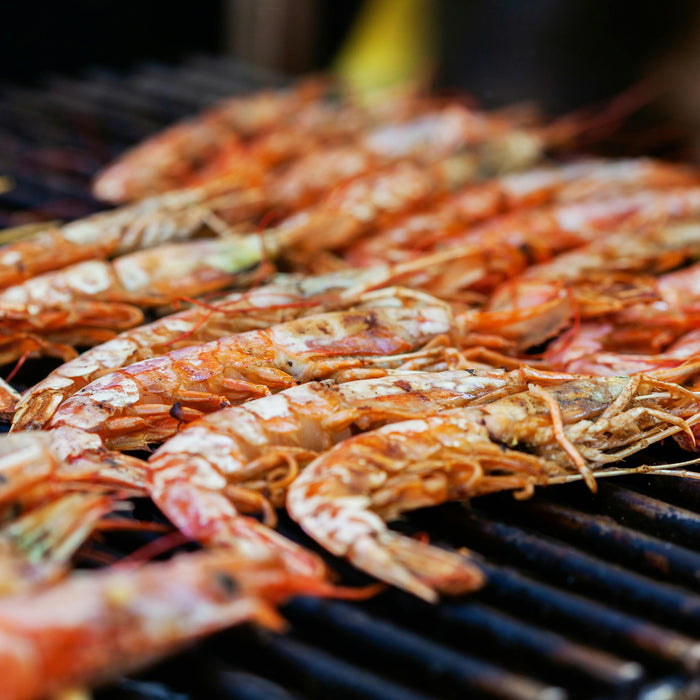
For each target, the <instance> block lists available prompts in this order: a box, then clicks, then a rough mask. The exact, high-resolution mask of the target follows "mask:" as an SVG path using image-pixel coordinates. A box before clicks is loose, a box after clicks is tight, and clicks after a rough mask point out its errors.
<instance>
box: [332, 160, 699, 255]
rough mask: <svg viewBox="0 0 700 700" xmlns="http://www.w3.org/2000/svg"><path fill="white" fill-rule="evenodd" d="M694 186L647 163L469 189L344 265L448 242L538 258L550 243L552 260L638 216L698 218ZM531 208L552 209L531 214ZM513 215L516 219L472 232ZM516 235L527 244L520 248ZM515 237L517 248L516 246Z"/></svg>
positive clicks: (582, 166) (360, 247)
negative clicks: (528, 249)
mask: <svg viewBox="0 0 700 700" xmlns="http://www.w3.org/2000/svg"><path fill="white" fill-rule="evenodd" d="M697 181H698V179H697V175H696V174H695V173H693V172H692V171H688V170H686V169H684V168H680V167H678V166H671V165H666V164H664V163H659V162H655V161H651V160H648V159H637V160H628V161H624V160H623V161H597V160H591V161H583V162H580V163H573V164H569V165H562V166H558V167H551V166H550V167H546V168H538V169H534V170H529V171H526V172H522V173H513V174H510V175H503V176H502V177H499V178H495V179H493V180H490V181H487V182H485V183H482V184H475V185H468V186H467V187H465V188H463V189H461V190H460V191H458V192H456V193H455V194H453V195H451V196H450V197H449V198H447V199H446V200H445V201H442V202H439V203H438V204H437V205H435V206H433V207H431V208H430V209H429V210H428V211H426V212H421V213H419V214H413V215H410V216H407V217H405V218H403V219H401V220H399V221H398V222H397V223H396V224H395V225H393V226H390V227H388V228H386V229H385V230H383V231H380V232H379V233H377V234H375V235H374V236H372V237H370V238H367V239H363V240H360V241H358V242H357V243H356V244H354V245H351V246H350V247H349V249H348V250H347V251H346V252H345V253H344V257H345V258H346V259H347V260H348V261H349V262H351V263H352V264H355V265H363V266H367V265H371V264H376V263H377V262H380V261H387V260H388V261H392V262H399V261H401V260H405V259H407V258H410V257H413V256H414V255H415V254H416V251H425V250H429V249H431V248H434V247H436V246H438V245H443V241H446V242H449V244H453V243H451V242H452V241H453V240H456V241H458V242H459V244H464V243H472V244H475V245H479V246H484V245H490V244H494V243H495V244H499V243H500V244H501V245H502V244H504V243H507V245H508V246H509V247H510V246H512V248H513V251H514V253H515V252H517V249H518V247H520V248H522V247H523V246H530V247H531V248H532V249H533V250H532V252H533V253H537V250H538V246H541V245H545V246H546V245H547V243H550V240H551V244H552V245H554V246H555V248H554V249H553V250H552V252H551V253H549V256H551V255H554V254H556V253H557V252H560V251H561V250H564V249H566V248H567V247H572V246H573V245H577V244H580V243H582V242H586V241H588V240H590V238H591V236H593V235H594V234H595V229H601V228H602V229H606V228H607V227H609V226H610V224H612V223H619V222H621V221H622V220H624V219H626V218H629V217H631V216H632V217H634V216H637V215H639V213H640V212H643V213H645V214H646V216H645V217H644V218H649V217H651V216H652V215H653V214H654V212H657V213H658V212H660V211H668V212H669V214H671V213H672V215H674V216H678V215H679V213H680V211H681V210H684V212H685V215H688V213H689V212H691V211H697V210H698V209H700V191H699V190H697V188H694V187H692V185H695V184H697ZM681 188H683V189H681ZM637 190H652V191H645V192H637ZM658 190H668V191H667V192H664V191H658ZM684 200H685V201H686V204H685V205H683V201H684ZM533 205H538V206H540V207H541V206H542V205H548V206H547V208H545V209H544V210H535V211H529V208H531V207H532V206H533ZM518 210H525V211H518ZM509 212H511V213H512V215H511V216H504V217H502V218H499V219H497V220H495V221H488V222H487V223H485V224H482V225H480V226H475V224H479V223H480V222H483V221H486V220H488V219H492V218H493V217H495V216H497V215H500V214H508V213H509ZM516 212H517V213H516ZM591 227H593V229H592V228H591ZM506 231H507V233H506V234H505V235H504V233H505V232H506ZM555 232H556V234H557V235H555ZM518 235H519V236H521V237H522V238H523V240H522V241H521V242H520V241H518V240H517V236H518ZM572 236H573V237H574V241H573V242H572V243H570V244H568V245H567V243H566V241H567V238H568V237H572ZM513 237H516V240H513V241H512V242H511V240H510V239H511V238H513ZM576 237H578V238H576ZM559 239H563V240H562V241H561V242H559ZM577 241H578V243H577ZM446 244H448V243H444V245H446ZM545 256H547V253H545V252H544V250H543V251H542V257H545Z"/></svg>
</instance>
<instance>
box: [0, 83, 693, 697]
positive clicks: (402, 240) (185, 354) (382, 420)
mask: <svg viewBox="0 0 700 700" xmlns="http://www.w3.org/2000/svg"><path fill="white" fill-rule="evenodd" d="M335 90H336V88H335V87H334V86H330V85H328V84H327V83H323V82H320V81H309V82H304V83H300V84H298V85H295V86H292V87H291V88H288V89H285V90H280V91H269V92H262V93H258V94H255V95H251V96H244V97H237V98H234V99H231V100H229V101H227V102H224V103H222V104H221V105H218V106H216V107H215V108H213V109H211V110H209V111H208V112H206V113H204V114H202V115H200V116H199V117H196V118H194V119H192V120H190V121H188V122H184V123H182V124H179V125H176V126H175V127H173V128H171V129H169V130H167V131H165V132H164V133H162V134H160V135H158V136H156V137H154V138H152V139H150V140H148V141H146V142H145V143H143V144H141V145H139V146H137V147H135V148H134V149H132V150H131V151H129V152H127V153H126V154H124V155H123V156H122V157H121V158H120V159H119V160H118V161H117V162H116V163H115V164H113V165H111V166H110V167H108V168H107V169H106V170H104V171H103V172H102V173H100V174H99V176H98V177H97V179H96V181H95V183H94V191H95V194H96V195H97V196H98V197H100V198H102V199H104V200H107V201H110V202H111V203H114V204H119V205H120V206H119V207H117V208H114V209H111V210H108V211H105V212H103V213H100V214H97V215H94V216H91V217H88V218H86V219H83V220H79V221H74V222H72V223H68V224H66V225H51V226H48V227H47V228H46V229H45V230H42V231H39V232H38V233H35V234H33V235H32V236H30V237H24V238H19V239H18V240H15V241H14V242H12V243H8V244H6V245H4V246H2V247H0V361H1V362H2V363H12V362H16V363H19V364H21V363H23V362H24V361H25V360H27V359H28V358H32V357H36V356H39V355H49V356H53V357H57V358H60V360H61V361H62V362H63V364H61V365H60V366H58V367H57V368H56V369H54V370H53V371H52V372H51V373H50V374H49V375H48V376H47V377H46V378H45V379H43V380H42V381H40V382H39V383H38V384H36V385H35V386H33V387H31V388H29V389H28V390H26V391H25V392H24V394H22V395H19V394H18V393H17V392H16V391H15V389H13V388H12V387H11V386H10V384H3V385H2V386H0V396H1V403H0V410H2V412H3V414H4V416H5V417H6V418H8V419H11V420H12V428H11V432H10V434H9V435H3V436H2V438H1V439H0V506H1V507H2V513H3V519H2V524H1V525H0V547H1V549H0V566H2V571H3V575H2V576H1V577H0V588H1V589H2V598H0V669H1V670H2V671H3V673H2V674H1V675H2V677H3V679H4V680H3V690H2V691H0V697H2V698H19V699H27V698H34V697H43V696H45V695H47V694H50V693H53V692H57V691H58V690H61V689H65V688H66V687H71V686H75V685H82V684H91V683H96V682H100V681H103V680H104V679H107V678H110V677H114V676H115V675H118V674H120V673H124V672H128V671H129V670H131V669H133V668H136V667H139V666H142V665H143V664H144V663H146V662H148V661H150V660H152V659H154V658H157V657H158V656H160V655H162V654H165V653H167V652H168V651H170V650H172V649H175V648H177V647H178V646H179V645H181V644H182V643H183V642H184V641H186V640H189V639H192V638H196V637H200V636H202V635H205V634H207V633H210V632H213V631H215V630H217V629H221V628H223V627H226V626H230V625H232V624H236V623H239V622H242V621H245V620H254V621H256V622H259V623H261V624H264V625H268V626H271V627H274V628H279V627H280V626H281V625H282V620H281V619H280V617H279V616H278V614H277V613H276V611H275V606H276V605H277V604H278V603H280V602H282V601H284V600H285V599H286V598H288V597H289V596H292V595H295V594H299V593H304V594H313V595H321V596H336V597H346V598H350V597H360V596H362V595H366V594H367V593H368V592H367V591H366V590H352V589H347V588H342V587H340V586H338V585H336V584H335V583H333V582H332V581H331V580H332V572H330V571H329V569H328V567H327V565H326V563H325V561H324V560H323V559H322V558H321V557H319V556H318V555H317V554H315V553H313V552H311V551H309V550H307V549H306V548H304V547H302V546H301V545H299V544H297V543H295V542H292V541H290V540H288V539H286V538H285V537H284V536H282V535H281V534H280V533H279V532H277V531H276V529H275V525H276V521H277V509H279V508H286V509H287V511H288V513H289V515H290V516H291V518H292V519H293V520H295V521H296V522H297V523H298V524H299V525H300V526H301V527H302V528H303V530H304V531H305V532H306V533H307V534H308V535H310V536H311V537H312V538H313V539H314V540H315V541H316V542H318V543H319V544H320V545H321V546H322V547H323V548H325V549H326V550H328V551H329V552H331V553H332V554H334V555H336V556H341V557H345V558H346V559H348V560H349V561H350V562H352V564H354V565H355V566H356V567H358V568H359V569H361V570H363V571H365V572H367V573H369V574H371V575H372V576H374V577H376V578H377V579H379V580H380V581H383V582H385V583H388V584H391V585H394V586H397V587H399V588H402V589H404V590H406V591H408V592H410V593H412V594H414V595H416V596H418V597H420V598H423V599H425V600H427V601H431V602H435V601H437V600H438V597H439V596H440V595H441V594H463V593H467V592H469V591H473V590H475V589H477V588H479V587H480V586H482V585H484V584H485V582H486V581H485V577H484V574H483V572H482V570H481V569H480V567H479V564H478V562H477V561H475V560H474V559H473V558H471V557H470V555H469V553H468V552H464V551H461V552H456V551H451V550H447V549H443V548H439V547H437V546H434V545H431V544H430V543H428V542H425V541H422V540H419V539H413V538H410V537H408V536H405V535H403V534H400V533H398V532H396V531H394V530H391V529H389V527H388V523H390V522H391V521H393V520H395V519H396V518H398V517H399V516H400V515H401V514H402V513H405V512H408V511H410V510H413V509H416V508H422V507H425V506H430V505H436V504H440V503H445V502H447V501H454V500H468V499H471V498H473V497H476V496H479V495H482V494H488V493H494V492H497V491H502V490H510V491H513V492H514V493H515V496H516V497H517V498H525V497H528V496H530V495H531V494H532V493H533V491H534V489H535V487H537V486H547V485H549V484H560V483H565V482H568V481H575V480H579V479H581V480H584V481H585V483H586V484H587V485H588V486H589V487H590V489H591V490H595V488H596V480H595V479H596V477H598V476H609V475H616V474H622V473H630V472H635V471H637V472H640V471H641V472H647V471H650V470H652V469H653V470H655V471H656V472H657V473H661V474H669V475H685V476H690V477H693V478H695V477H694V476H693V473H692V472H687V471H685V470H683V469H680V468H679V465H664V466H662V467H636V468H625V467H624V466H620V465H618V464H617V463H618V462H620V461H621V460H623V459H625V458H626V457H628V456H630V455H632V454H634V453H636V452H638V451H640V450H642V449H644V448H645V447H647V446H648V445H650V444H652V443H655V442H658V441H660V440H663V439H665V438H670V437H673V438H675V439H676V440H677V441H678V442H679V444H680V445H681V446H682V447H684V448H685V449H688V450H693V449H695V446H696V439H697V436H698V435H700V394H698V393H697V390H698V388H699V387H698V386H697V383H698V381H699V377H700V372H699V370H700V334H699V332H698V330H697V321H698V320H699V319H700V262H699V261H700V176H699V174H698V173H697V172H695V171H693V170H691V169H688V168H685V167H681V166H677V165H671V164H665V163H661V162H656V161H653V160H649V159H630V160H616V161H612V160H593V159H575V160H569V161H567V162H556V161H555V160H552V159H551V155H552V154H556V151H557V148H558V147H559V146H560V145H561V144H562V143H563V142H564V141H566V139H567V138H568V137H569V136H568V135H570V130H567V128H564V127H563V126H562V124H557V125H541V124H531V123H528V122H527V121H524V120H521V121H519V120H518V119H517V118H516V117H514V116H513V115H511V116H507V115H506V114H498V113H492V114H490V113H483V112H479V111H475V110H472V109H468V108H467V107H465V106H464V105H462V104H461V103H459V102H454V101H452V102H450V101H444V100H434V99H430V98H426V97H419V96H417V95H415V94H399V93H396V94H391V95H385V96H384V97H383V98H382V100H381V101H380V102H379V103H377V104H373V105H364V104H362V105H361V104H357V103H356V102H354V101H353V100H352V99H350V98H348V97H345V98H344V99H339V98H338V95H337V94H335ZM279 270H284V271H283V272H279ZM183 306H184V308H183ZM147 315H148V318H147ZM146 320H148V322H146ZM78 347H80V348H83V349H84V348H86V347H87V348H89V349H87V350H84V351H83V352H82V353H81V354H78V352H77V350H76V348H78ZM135 451H136V454H134V452H135ZM681 466H684V465H681ZM132 497H149V498H150V499H152V501H153V502H154V503H155V504H156V506H157V507H158V508H159V509H160V510H161V511H162V513H163V514H164V515H165V516H166V517H167V518H168V520H169V521H170V523H172V525H173V526H174V527H175V528H176V529H177V530H179V532H180V533H182V535H183V536H184V537H185V538H187V539H189V540H193V541H196V542H198V543H199V544H200V545H201V551H198V552H196V553H186V554H177V555H175V556H174V557H172V558H171V559H169V560H168V561H165V562H157V563H148V564H144V565H140V566H137V565H136V564H134V563H133V561H131V562H130V561H128V559H127V560H126V561H124V562H117V563H116V564H113V565H112V566H109V567H106V568H104V569H102V570H100V571H98V572H78V571H73V570H72V565H73V562H74V560H75V559H76V557H77V556H78V555H79V553H80V550H81V548H82V547H83V546H84V545H85V543H86V542H87V541H88V540H89V538H90V537H91V536H92V534H93V533H94V532H95V531H97V530H99V529H100V528H101V527H104V526H105V523H108V522H110V517H112V518H113V516H114V514H115V513H119V512H121V511H123V510H124V509H125V508H128V499H129V498H132ZM111 522H113V523H114V522H115V520H114V519H113V520H112V521H111ZM67 609H69V610H70V614H66V610H67ZM28 611H31V614H29V612H28Z"/></svg>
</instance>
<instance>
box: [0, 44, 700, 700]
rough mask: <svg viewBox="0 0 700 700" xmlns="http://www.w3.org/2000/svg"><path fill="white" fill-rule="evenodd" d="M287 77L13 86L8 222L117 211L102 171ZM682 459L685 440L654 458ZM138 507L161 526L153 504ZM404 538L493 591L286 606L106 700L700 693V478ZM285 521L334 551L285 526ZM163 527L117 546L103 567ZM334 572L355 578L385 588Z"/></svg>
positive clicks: (505, 509)
mask: <svg viewBox="0 0 700 700" xmlns="http://www.w3.org/2000/svg"><path fill="white" fill-rule="evenodd" d="M281 82H282V81H281V80H280V79H279V78H278V77H276V76H274V75H271V74H267V73H264V72H261V71H260V70H258V69H253V68H251V67H249V66H245V65H242V64H240V63H237V62H234V61H232V60H230V59H225V58H212V57H208V56H196V57H193V58H191V59H189V60H187V61H186V62H185V63H184V64H183V65H181V66H179V67H177V68H169V67H166V66H163V65H160V64H157V63H147V64H141V65H139V66H138V67H137V69H136V70H134V71H133V72H132V73H131V74H129V75H119V74H115V73H112V72H109V71H105V70H93V71H91V72H89V73H88V74H86V75H85V76H84V77H81V78H79V79H70V80H69V79H64V78H59V77H54V78H50V79H48V80H47V81H46V83H45V84H44V85H43V86H42V87H41V88H37V89H17V88H13V87H4V88H2V89H0V174H1V175H8V176H10V177H11V178H12V180H13V182H14V188H13V189H12V190H10V191H9V192H7V193H5V194H3V195H1V196H0V225H2V226H14V225H18V224H22V223H27V222H30V221H42V220H49V219H56V218H58V219H67V218H73V217H78V216H83V215H86V214H89V213H91V212H93V211H96V210H97V209H98V208H103V205H100V204H98V203H97V202H95V201H94V200H93V199H92V198H91V196H90V193H89V188H88V185H89V180H90V177H91V176H92V174H94V172H95V171H96V170H97V169H98V168H99V167H100V166H102V165H104V164H105V163H107V162H108V161H109V160H110V159H112V158H113V157H114V156H116V155H117V154H118V153H119V152H120V151H122V150H123V149H124V148H126V147H127V146H128V145H130V144H132V143H134V142H137V141H139V140H141V139H143V138H144V137H146V136H147V135H149V134H151V133H153V132H154V131H156V130H158V129H161V128H163V127H164V126H166V125H167V124H169V123H171V122H172V121H174V120H176V119H178V118H181V117H183V116H186V115H188V114H192V113H194V112H196V111H198V110H200V109H202V108H203V107H205V106H207V105H209V104H211V103H213V102H214V101H216V100H217V99H219V98H221V97H223V96H226V95H231V94H235V93H239V92H244V91H246V90H251V89H256V88H260V87H263V86H269V85H273V84H280V83H281ZM49 365H50V362H49V361H46V360H44V361H42V362H27V363H26V364H25V366H24V367H22V369H21V370H20V371H19V372H18V373H17V374H16V376H15V377H14V382H15V384H16V385H17V386H18V388H24V387H26V386H28V385H30V384H32V383H34V382H35V381H38V380H39V379H40V378H41V377H43V376H45V374H46V372H47V371H48V369H47V368H48V367H49ZM10 369H11V368H5V371H4V372H3V376H7V374H8V372H9V371H10ZM683 458H684V457H683V454H682V453H681V452H680V451H679V450H677V449H675V448H674V447H673V446H672V445H671V444H668V443H667V444H663V445H660V446H656V447H655V448H654V449H653V450H651V451H647V452H646V453H644V455H643V456H642V459H643V460H644V461H645V462H647V463H649V462H654V461H655V462H664V461H676V460H678V459H683ZM685 458H687V454H686V455H685ZM135 515H136V516H137V517H138V518H139V519H146V520H149V519H151V520H159V519H161V516H160V515H159V514H158V513H157V512H155V511H154V509H153V508H152V507H151V506H150V505H149V504H148V503H146V502H145V501H137V503H136V504H135ZM396 527H397V528H399V529H401V530H402V531H405V532H408V533H416V534H417V533H427V535H428V536H429V537H430V539H431V541H433V542H434V543H436V544H446V545H448V546H452V547H456V548H459V547H467V548H469V549H470V550H471V551H472V552H474V553H475V556H476V557H477V558H478V559H479V560H480V561H481V563H482V565H483V568H484V570H485V571H486V573H487V575H488V579H489V583H488V585H487V586H486V588H485V589H484V590H482V591H480V592H479V593H478V594H476V595H473V596H470V597H468V598H458V599H446V600H445V601H444V602H443V603H441V604H440V605H437V606H431V605H428V604H426V603H423V602H421V601H418V600H416V599H414V598H412V597H410V596H408V595H406V594H404V593H402V592H399V591H397V590H393V589H390V590H386V591H385V592H383V593H381V594H380V595H378V596H376V597H374V598H372V599H370V600H368V601H366V602H363V603H347V602H337V601H325V600H324V601H319V600H315V599H303V598H300V599H297V600H295V601H293V602H291V603H290V604H288V605H286V606H285V607H284V608H283V609H282V613H283V615H284V616H285V617H286V619H287V620H288V621H289V628H288V631H287V632H286V633H285V634H276V633H271V632H267V631H261V630H259V629H256V628H253V627H251V626H243V627H240V628H237V629H233V630H231V631H228V632H225V633H222V634H220V635H218V636H215V637H213V638H211V639H208V640H206V641H204V642H202V643H200V644H198V645H196V646H194V647H191V648H189V649H188V650H186V651H184V652H182V653H181V654H180V655H179V656H177V657H175V658H173V659H171V660H168V661H165V662H163V663H161V664H160V665H158V666H156V667H153V668H151V669H149V670H147V671H145V672H144V673H141V674H138V675H135V676H133V677H129V678H123V679H121V680H119V681H117V682H116V683H114V684H112V685H111V686H109V687H107V688H105V689H103V690H101V691H99V692H97V694H96V697H97V698H99V699H100V700H127V699H129V700H136V699H143V700H146V699H149V700H187V699H188V698H192V699H194V698H240V699H246V700H248V699H250V700H253V699H256V698H261V699H262V698H268V699H269V698H273V699H274V698H276V699H279V700H293V699H298V698H314V699H320V698H328V697H329V696H331V695H332V696H334V697H337V698H375V699H377V700H379V699H380V698H381V699H382V700H394V699H395V700H399V699H401V700H419V699H420V698H428V697H431V698H435V697H438V698H464V697H472V696H473V697H484V698H502V699H509V700H530V699H532V700H534V699H535V698H546V699H548V700H559V699H560V698H561V699H564V698H573V699H575V698H591V697H593V698H601V699H602V698H606V699H607V698H642V699H644V700H666V699H670V698H695V697H700V482H698V481H692V480H687V479H677V478H674V477H660V476H645V477H640V476H638V477H627V478H618V479H611V480H608V481H606V480H603V479H601V480H600V483H599V493H598V494H597V495H592V494H590V493H589V492H588V491H587V490H586V488H585V487H584V486H583V485H581V484H570V485H567V486H558V487H552V488H549V489H546V490H541V491H540V492H538V494H537V496H536V497H535V498H533V499H531V500H528V501H524V502H520V501H517V500H515V499H514V498H513V497H512V495H509V494H499V495H495V496H489V497H485V498H481V499H477V500H475V501H474V502H473V503H472V504H470V505H469V506H465V505H461V504H450V505H447V506H442V507H440V508H433V509H427V510H423V511H418V512H416V513H412V514H411V515H410V516H409V517H407V518H405V520H403V521H402V522H401V523H399V524H398V525H397V526H396ZM281 529H282V531H283V533H284V534H285V535H287V536H288V537H290V538H292V539H294V540H297V541H299V542H301V543H303V544H304V545H307V546H309V547H310V548H312V549H315V550H316V551H318V549H317V548H316V547H315V546H314V544H313V543H312V542H311V541H310V540H309V539H308V538H306V537H305V536H304V535H303V533H301V531H300V530H299V528H298V527H296V525H294V524H293V523H291V522H290V521H289V520H288V519H285V517H284V516H282V522H281ZM156 536H157V535H154V534H153V533H150V534H148V533H133V532H130V533H128V534H124V533H121V534H115V533H112V534H109V535H105V536H104V539H103V541H102V542H101V543H100V544H99V545H98V546H94V545H93V547H94V549H93V550H92V551H91V552H86V553H85V559H86V565H97V562H98V561H99V560H104V559H105V558H106V557H107V558H108V557H109V556H119V555H123V554H125V553H127V552H130V551H133V550H134V549H135V548H136V547H138V546H140V545H143V544H146V543H147V542H149V541H150V540H152V539H153V538H154V537H156ZM98 555H99V556H98ZM328 561H329V564H330V565H331V566H332V567H333V568H334V569H335V570H337V571H338V572H340V573H341V574H342V577H343V580H344V581H346V582H348V583H350V584H363V583H367V582H369V580H368V579H367V578H366V577H364V576H363V575H361V574H359V573H357V572H356V571H354V570H353V569H351V567H349V566H347V565H346V564H344V563H343V562H341V561H338V560H335V559H333V558H332V557H328ZM0 682H1V681H0Z"/></svg>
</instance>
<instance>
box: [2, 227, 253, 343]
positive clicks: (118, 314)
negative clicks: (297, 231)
mask: <svg viewBox="0 0 700 700" xmlns="http://www.w3.org/2000/svg"><path fill="white" fill-rule="evenodd" d="M261 246H262V244H261V242H260V240H257V241H256V239H255V237H252V236H249V237H240V238H239V237H233V238H226V239H219V240H208V239H207V240H200V241H190V242H187V243H179V244H173V245H170V246H161V247H159V248H153V249H150V250H144V251H139V252H137V253H132V254H130V255H125V256H123V257H121V258H117V259H116V260H114V261H112V262H105V261H100V260H92V261H89V262H83V263H77V264H76V265H72V266H69V267H67V268H65V269H63V270H60V271H58V272H49V273H45V274H44V275H40V276H39V277H34V278H33V279H30V280H27V281H26V282H24V283H23V284H21V285H17V286H14V287H8V288H7V289H4V290H2V291H0V319H1V320H2V322H3V326H4V327H3V333H4V334H6V335H11V334H12V333H15V334H18V336H19V337H20V338H21V334H22V333H23V332H28V333H35V334H36V333H39V334H42V335H44V336H45V335H46V334H47V333H49V332H56V331H64V329H65V330H66V335H68V334H69V330H68V329H71V328H73V327H78V328H79V329H80V332H79V333H78V336H77V337H78V338H79V339H80V341H81V342H82V343H83V344H89V345H94V344H95V342H92V343H90V342H86V341H88V340H89V338H88V333H87V329H88V328H97V329H104V330H110V331H113V330H117V329H122V328H125V327H126V328H128V327H130V326H134V325H138V324H139V323H140V322H141V321H142V320H143V314H142V312H141V310H140V308H141V307H154V306H162V305H165V304H169V303H172V302H173V301H174V300H175V299H178V298H180V297H182V296H194V295H200V294H204V293H207V292H211V291H214V290H218V289H221V288H223V287H227V286H231V285H232V284H233V283H235V282H237V281H241V273H242V272H244V271H246V270H248V269H250V268H253V267H255V266H256V265H257V264H258V263H260V261H261V259H262V257H263V250H262V247H261ZM96 337H97V341H96V342H101V340H102V339H103V338H104V335H103V334H101V333H100V331H99V330H98V332H97V334H96ZM47 344H48V341H47ZM74 344H77V342H76V343H74ZM18 352H19V354H20V355H21V350H20V349H19V347H18Z"/></svg>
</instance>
